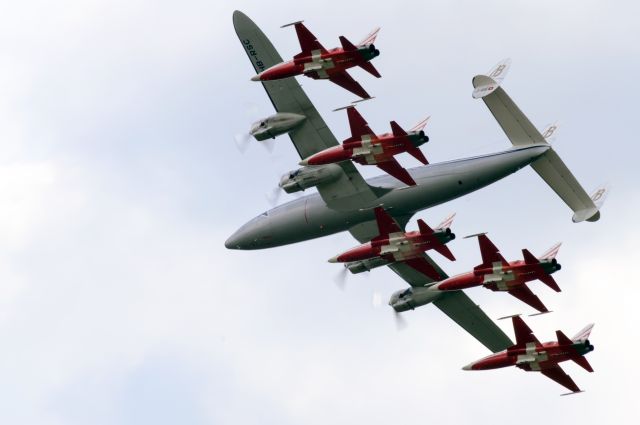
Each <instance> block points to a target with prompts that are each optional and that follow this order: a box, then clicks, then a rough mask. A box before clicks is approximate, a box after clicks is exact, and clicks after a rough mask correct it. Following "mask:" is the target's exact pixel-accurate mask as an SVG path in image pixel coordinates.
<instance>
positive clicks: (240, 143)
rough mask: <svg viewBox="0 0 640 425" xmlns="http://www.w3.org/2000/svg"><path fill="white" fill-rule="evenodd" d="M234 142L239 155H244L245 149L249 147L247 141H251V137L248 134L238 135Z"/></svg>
mask: <svg viewBox="0 0 640 425" xmlns="http://www.w3.org/2000/svg"><path fill="white" fill-rule="evenodd" d="M234 139H235V142H236V148H237V149H238V151H240V153H245V152H246V150H247V147H249V140H251V135H250V134H249V133H238V134H236V135H235V136H234Z"/></svg>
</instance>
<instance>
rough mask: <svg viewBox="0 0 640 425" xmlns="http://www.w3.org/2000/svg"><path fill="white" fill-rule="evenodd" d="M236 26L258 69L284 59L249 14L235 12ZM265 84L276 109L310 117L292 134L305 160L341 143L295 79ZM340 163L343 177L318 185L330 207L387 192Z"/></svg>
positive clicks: (354, 204)
mask: <svg viewBox="0 0 640 425" xmlns="http://www.w3.org/2000/svg"><path fill="white" fill-rule="evenodd" d="M233 25H234V27H235V30H236V34H237V35H238V38H239V39H240V43H241V44H242V46H243V48H244V50H245V52H246V54H247V56H249V60H251V64H252V65H253V68H254V69H255V71H256V72H262V71H264V70H265V69H267V68H269V67H271V66H273V65H276V64H278V63H281V62H282V57H281V56H280V54H278V51H277V50H276V49H275V48H274V47H273V44H271V42H270V41H269V39H268V38H267V37H266V36H265V35H264V33H263V32H262V31H261V30H260V28H258V26H257V25H256V24H255V23H254V22H253V21H252V20H251V19H249V18H248V17H247V16H246V15H245V14H243V13H242V12H240V11H235V12H234V13H233ZM262 85H263V87H264V89H265V90H266V92H267V95H268V96H269V99H270V100H271V103H272V104H273V106H274V108H275V109H276V111H278V112H292V113H296V114H300V115H304V116H306V117H307V119H306V120H305V121H304V123H303V124H302V125H301V126H300V127H298V128H297V129H295V130H294V131H292V132H291V133H289V137H290V138H291V141H292V142H293V145H294V146H295V148H296V150H297V151H298V154H299V155H300V158H301V159H304V158H308V157H309V156H311V155H313V154H315V153H317V152H320V151H322V150H324V149H326V148H329V147H332V146H337V145H338V141H337V140H336V138H335V136H334V135H333V134H332V133H331V130H329V128H328V127H327V125H326V124H325V122H324V120H323V119H322V117H321V116H320V114H319V113H318V111H317V110H316V108H315V107H314V106H313V104H312V103H311V101H310V100H309V98H308V97H307V95H306V94H305V93H304V91H303V90H302V88H301V87H300V85H299V84H298V82H297V81H296V79H295V78H285V79H281V80H274V81H263V82H262ZM339 165H340V167H341V168H342V171H343V173H342V175H341V176H340V178H338V179H337V180H335V181H333V182H331V183H328V184H324V185H320V186H318V191H319V192H320V195H321V196H322V199H323V200H324V201H325V202H326V203H327V205H328V206H329V207H330V208H334V209H338V210H353V209H357V208H362V207H363V206H364V205H369V204H371V203H373V202H374V201H375V200H376V199H377V198H378V193H377V191H378V190H379V191H380V192H382V191H383V189H377V188H372V187H371V186H369V185H367V183H366V182H365V180H364V179H363V178H362V176H361V175H360V173H359V172H358V170H357V169H356V167H355V166H354V165H353V163H352V162H351V161H343V162H341V163H340V164H339ZM380 194H381V193H380Z"/></svg>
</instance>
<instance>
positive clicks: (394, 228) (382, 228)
mask: <svg viewBox="0 0 640 425" xmlns="http://www.w3.org/2000/svg"><path fill="white" fill-rule="evenodd" d="M373 211H374V213H375V215H376V223H377V224H378V236H388V235H389V234H390V233H398V232H402V228H401V227H400V226H399V225H398V223H397V222H396V221H395V220H394V219H393V217H391V216H390V215H389V214H387V213H386V212H385V210H384V208H382V207H377V208H375V209H374V210H373Z"/></svg>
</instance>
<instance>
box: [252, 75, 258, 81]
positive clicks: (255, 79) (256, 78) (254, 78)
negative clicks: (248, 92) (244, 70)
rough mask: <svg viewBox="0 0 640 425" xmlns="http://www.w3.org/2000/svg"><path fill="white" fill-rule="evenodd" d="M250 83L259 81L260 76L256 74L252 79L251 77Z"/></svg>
mask: <svg viewBox="0 0 640 425" xmlns="http://www.w3.org/2000/svg"><path fill="white" fill-rule="evenodd" d="M251 81H260V74H256V75H254V76H253V77H251Z"/></svg>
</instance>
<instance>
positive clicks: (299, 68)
mask: <svg viewBox="0 0 640 425" xmlns="http://www.w3.org/2000/svg"><path fill="white" fill-rule="evenodd" d="M289 25H294V26H295V28H296V34H297V35H298V41H300V48H301V49H302V52H300V53H298V54H297V55H295V56H294V57H293V60H291V61H289V62H282V63H279V64H277V65H274V66H272V67H271V68H268V69H266V70H264V71H262V72H261V73H259V74H258V75H255V76H254V77H253V78H251V80H252V81H269V80H279V79H281V78H287V77H295V76H296V75H303V74H304V75H306V76H307V77H310V78H313V79H314V80H317V79H328V80H329V81H331V82H332V83H335V84H337V85H339V86H340V87H342V88H344V89H347V90H349V91H350V92H351V93H353V94H355V95H357V96H360V97H362V98H364V99H367V98H370V97H371V96H369V93H367V92H366V90H365V89H363V88H362V86H361V85H360V84H359V83H358V82H357V81H356V80H354V79H353V78H352V77H351V76H350V75H349V74H348V73H347V69H349V68H352V67H354V66H359V67H360V68H362V69H364V70H365V71H367V72H369V73H370V74H372V75H374V76H375V77H377V78H380V73H379V72H378V70H377V69H376V68H375V67H374V66H373V65H372V64H371V63H370V62H369V61H370V60H371V59H373V58H375V57H376V56H378V55H379V54H380V51H379V50H378V49H376V47H375V46H374V45H373V42H374V41H375V39H376V37H377V36H378V31H380V28H376V29H375V30H373V31H372V32H371V34H369V35H368V36H367V37H366V38H365V39H364V40H362V41H361V42H360V43H359V44H358V45H354V44H353V43H351V42H350V41H349V40H347V39H346V38H345V37H343V36H340V43H341V44H342V47H336V48H335V49H331V50H327V49H325V48H324V47H323V46H322V44H320V42H318V39H317V38H316V36H315V35H313V34H311V32H310V31H309V30H308V29H307V27H305V26H304V25H303V24H302V21H300V22H294V23H291V24H287V25H283V28H284V27H287V26H289Z"/></svg>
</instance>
